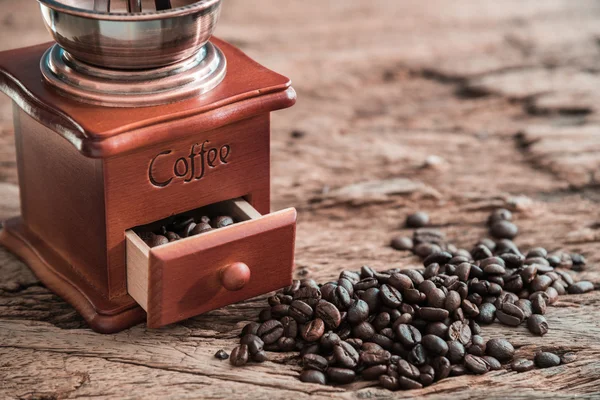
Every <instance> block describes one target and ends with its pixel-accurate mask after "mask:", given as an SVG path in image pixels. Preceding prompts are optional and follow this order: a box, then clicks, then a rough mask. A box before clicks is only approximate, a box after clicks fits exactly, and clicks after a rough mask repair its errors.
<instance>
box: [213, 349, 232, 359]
mask: <svg viewBox="0 0 600 400" xmlns="http://www.w3.org/2000/svg"><path fill="white" fill-rule="evenodd" d="M215 358H218V359H219V360H227V359H228V358H229V354H227V352H226V351H225V350H223V349H221V350H219V351H217V352H216V353H215Z"/></svg>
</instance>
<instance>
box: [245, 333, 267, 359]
mask: <svg viewBox="0 0 600 400" xmlns="http://www.w3.org/2000/svg"><path fill="white" fill-rule="evenodd" d="M240 344H245V345H247V346H248V351H249V352H250V354H254V353H257V352H259V351H261V350H262V349H263V346H264V345H265V343H264V342H263V341H262V339H261V338H259V337H258V336H256V335H253V334H251V333H249V334H247V335H245V336H243V337H242V338H241V339H240Z"/></svg>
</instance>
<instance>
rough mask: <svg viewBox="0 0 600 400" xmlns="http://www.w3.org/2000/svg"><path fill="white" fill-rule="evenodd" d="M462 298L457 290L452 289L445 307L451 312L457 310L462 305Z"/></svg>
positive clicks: (446, 299)
mask: <svg viewBox="0 0 600 400" xmlns="http://www.w3.org/2000/svg"><path fill="white" fill-rule="evenodd" d="M461 303H462V299H461V297H460V294H459V293H458V292H457V291H455V290H450V291H449V292H448V295H447V296H446V298H445V299H444V308H445V309H446V310H448V311H449V312H452V311H454V310H456V309H457V308H458V307H460V306H461Z"/></svg>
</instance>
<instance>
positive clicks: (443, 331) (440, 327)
mask: <svg viewBox="0 0 600 400" xmlns="http://www.w3.org/2000/svg"><path fill="white" fill-rule="evenodd" d="M425 333H426V334H431V335H435V336H438V337H441V338H442V339H446V337H448V325H446V324H444V323H443V322H432V323H430V324H428V325H427V328H426V329H425Z"/></svg>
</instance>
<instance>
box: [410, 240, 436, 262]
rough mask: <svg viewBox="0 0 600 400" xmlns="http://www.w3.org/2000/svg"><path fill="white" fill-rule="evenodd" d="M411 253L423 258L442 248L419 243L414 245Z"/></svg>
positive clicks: (431, 244)
mask: <svg viewBox="0 0 600 400" xmlns="http://www.w3.org/2000/svg"><path fill="white" fill-rule="evenodd" d="M413 251H414V253H415V254H416V255H418V256H419V257H421V258H425V257H427V256H428V255H430V254H433V253H437V252H439V251H442V248H441V247H440V246H438V245H436V244H433V243H419V244H416V245H415V247H414V249H413Z"/></svg>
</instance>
